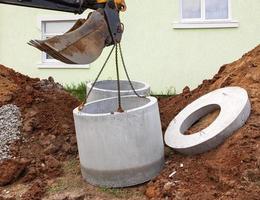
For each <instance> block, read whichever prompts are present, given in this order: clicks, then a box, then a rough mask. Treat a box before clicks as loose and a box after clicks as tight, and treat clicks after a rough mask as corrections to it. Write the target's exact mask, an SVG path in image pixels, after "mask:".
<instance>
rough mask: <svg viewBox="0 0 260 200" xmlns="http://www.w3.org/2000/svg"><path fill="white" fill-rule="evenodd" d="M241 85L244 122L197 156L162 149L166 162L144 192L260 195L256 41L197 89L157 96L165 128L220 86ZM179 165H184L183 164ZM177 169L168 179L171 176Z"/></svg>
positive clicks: (259, 51)
mask: <svg viewBox="0 0 260 200" xmlns="http://www.w3.org/2000/svg"><path fill="white" fill-rule="evenodd" d="M227 86H240V87H242V88H244V89H246V90H247V91H248V94H249V97H250V100H251V104H252V111H251V115H250V118H249V120H248V121H247V122H246V124H245V125H244V126H243V127H242V128H240V129H239V130H237V131H236V132H235V133H234V134H233V136H231V137H230V138H228V139H227V140H226V142H225V143H224V144H223V145H221V146H220V147H218V148H216V149H214V150H212V151H210V152H208V153H204V154H202V155H198V156H183V155H180V154H178V153H176V152H174V151H172V150H169V149H166V156H167V159H166V167H165V169H164V170H163V172H162V173H161V175H160V176H159V177H157V178H156V179H155V180H153V181H151V182H150V183H149V184H148V187H147V190H146V194H147V196H149V197H150V198H154V199H160V198H167V197H168V199H203V200H204V199H260V46H258V47H256V48H255V49H253V50H252V51H251V52H249V53H247V54H245V55H244V56H243V57H242V58H241V59H239V60H238V61H235V62H233V63H231V64H228V65H224V66H222V67H221V68H220V70H219V72H218V73H217V74H216V75H215V76H214V77H213V78H212V79H210V80H204V81H203V83H202V84H201V85H199V86H198V88H196V89H194V90H192V91H190V89H189V88H188V87H186V88H184V90H183V93H181V94H179V95H177V96H174V97H170V98H166V99H160V101H159V103H160V113H161V120H162V126H163V130H166V128H167V126H168V124H169V123H170V121H171V120H172V119H173V118H174V117H175V116H176V115H177V114H178V113H179V112H180V111H181V110H182V109H183V108H184V107H185V106H186V105H188V104H189V103H191V102H192V101H194V100H195V99H197V98H198V97H200V96H202V95H204V94H206V93H208V92H210V91H213V90H215V89H218V88H222V87H227ZM217 114H218V110H216V111H215V112H213V113H211V114H210V115H208V116H206V117H205V118H203V119H201V120H200V121H198V122H197V123H196V124H194V125H193V126H192V127H191V128H190V129H189V133H188V134H192V133H195V132H196V131H198V130H201V129H203V128H205V127H206V126H207V125H209V124H210V123H211V122H212V121H213V120H212V119H214V118H216V116H217ZM182 166H183V167H182ZM174 171H176V174H175V175H174V176H172V178H169V175H170V174H171V173H172V172H174Z"/></svg>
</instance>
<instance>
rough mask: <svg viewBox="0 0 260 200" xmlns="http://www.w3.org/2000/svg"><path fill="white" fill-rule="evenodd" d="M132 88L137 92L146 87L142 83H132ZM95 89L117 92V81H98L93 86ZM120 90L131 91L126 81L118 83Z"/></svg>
mask: <svg viewBox="0 0 260 200" xmlns="http://www.w3.org/2000/svg"><path fill="white" fill-rule="evenodd" d="M132 84H133V87H134V88H135V89H136V90H138V89H142V88H144V87H145V86H146V85H145V84H144V83H140V82H136V81H132ZM95 88H98V89H103V90H115V91H117V81H116V80H104V81H98V82H97V83H96V84H95ZM120 90H121V91H124V90H132V88H131V86H130V84H129V82H128V81H126V80H121V81H120Z"/></svg>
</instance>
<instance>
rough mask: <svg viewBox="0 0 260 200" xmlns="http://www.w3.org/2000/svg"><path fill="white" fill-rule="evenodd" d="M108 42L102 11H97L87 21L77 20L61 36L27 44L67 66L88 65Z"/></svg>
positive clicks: (108, 36) (109, 37)
mask: <svg viewBox="0 0 260 200" xmlns="http://www.w3.org/2000/svg"><path fill="white" fill-rule="evenodd" d="M109 40H111V36H110V33H109V29H108V26H107V23H106V20H105V17H104V14H103V10H97V11H93V12H92V13H91V14H90V15H89V17H88V19H87V20H85V19H79V20H78V21H77V22H76V23H75V24H74V26H73V27H72V28H71V29H70V30H69V31H67V32H66V33H64V34H63V35H58V36H54V37H52V38H48V39H46V40H31V41H30V42H28V44H29V45H31V46H33V47H35V48H37V49H39V50H41V51H43V52H46V53H47V54H49V55H50V56H52V57H53V58H55V59H57V60H60V61H62V62H64V63H67V64H89V63H91V62H93V61H95V60H96V59H97V58H98V57H99V56H100V54H101V53H102V50H103V48H104V47H105V46H106V41H109Z"/></svg>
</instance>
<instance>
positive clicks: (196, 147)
mask: <svg viewBox="0 0 260 200" xmlns="http://www.w3.org/2000/svg"><path fill="white" fill-rule="evenodd" d="M216 108H220V113H219V115H218V117H217V118H216V120H215V121H214V122H213V123H211V124H210V125H209V126H208V127H206V128H205V129H203V130H201V131H199V132H197V133H194V134H192V135H184V133H185V131H186V130H188V129H189V128H190V127H191V126H192V125H193V124H194V123H195V122H196V121H197V120H199V119H200V118H201V117H203V116H205V115H207V114H208V113H210V112H211V111H213V110H215V109H216ZM250 111H251V105H250V101H249V98H248V94H247V92H246V90H244V89H243V88H240V87H226V88H221V89H218V90H215V91H213V92H210V93H208V94H206V95H204V96H202V97H200V98H199V99H197V100H195V101H194V102H193V103H191V104H189V105H188V106H187V107H185V108H184V109H183V110H182V111H181V112H180V113H179V114H178V115H177V116H176V117H175V118H174V119H173V120H172V122H171V123H170V125H169V127H168V128H167V130H166V133H165V143H166V144H167V145H168V146H170V147H172V148H173V149H175V150H177V151H179V152H180V153H183V154H187V155H194V154H199V153H203V152H206V151H208V150H210V149H213V148H215V147H216V146H218V145H219V144H221V143H223V142H224V141H225V139H226V138H227V137H229V136H230V135H232V133H233V132H234V131H236V130H237V129H238V128H240V127H242V126H243V125H244V123H245V122H246V120H247V119H248V117H249V115H250Z"/></svg>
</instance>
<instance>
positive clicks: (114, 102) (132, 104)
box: [81, 97, 151, 114]
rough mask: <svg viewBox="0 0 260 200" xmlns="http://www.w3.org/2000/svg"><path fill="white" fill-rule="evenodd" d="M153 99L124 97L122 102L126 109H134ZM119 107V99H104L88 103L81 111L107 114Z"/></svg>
mask: <svg viewBox="0 0 260 200" xmlns="http://www.w3.org/2000/svg"><path fill="white" fill-rule="evenodd" d="M150 102H151V100H150V99H149V98H139V97H122V98H121V103H122V108H123V110H124V111H127V110H132V109H135V108H139V107H142V106H145V105H146V104H148V103H150ZM117 108H118V99H117V98H112V99H104V100H101V101H96V102H93V103H90V104H88V105H87V106H86V107H84V108H83V110H82V111H81V112H83V113H86V114H106V113H111V112H115V111H116V110H117Z"/></svg>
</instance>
